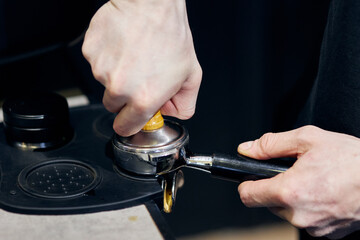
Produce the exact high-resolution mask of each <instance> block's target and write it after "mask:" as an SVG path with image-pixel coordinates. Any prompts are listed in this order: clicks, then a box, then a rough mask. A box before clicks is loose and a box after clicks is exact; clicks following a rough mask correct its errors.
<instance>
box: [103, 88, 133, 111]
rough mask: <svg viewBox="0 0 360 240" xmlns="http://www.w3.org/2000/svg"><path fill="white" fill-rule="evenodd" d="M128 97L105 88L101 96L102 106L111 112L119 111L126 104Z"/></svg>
mask: <svg viewBox="0 0 360 240" xmlns="http://www.w3.org/2000/svg"><path fill="white" fill-rule="evenodd" d="M127 101H128V98H127V97H125V96H123V95H116V94H113V93H111V91H109V90H108V89H106V90H105V92H104V96H103V104H104V107H105V108H106V109H107V110H108V111H109V112H112V113H116V112H120V111H121V109H122V108H123V107H124V106H125V105H126V102H127Z"/></svg>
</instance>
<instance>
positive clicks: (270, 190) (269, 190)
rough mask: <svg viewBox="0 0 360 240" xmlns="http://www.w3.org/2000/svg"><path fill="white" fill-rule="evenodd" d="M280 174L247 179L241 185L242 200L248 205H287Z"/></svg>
mask: <svg viewBox="0 0 360 240" xmlns="http://www.w3.org/2000/svg"><path fill="white" fill-rule="evenodd" d="M281 175H282V174H279V175H277V176H275V177H273V178H270V179H263V180H257V181H246V182H243V183H241V184H240V185H239V187H238V191H239V194H240V198H241V201H242V202H243V203H244V204H245V206H247V207H285V204H284V202H283V199H282V197H281V196H282V195H281V194H282V193H281V185H280V183H281V181H279V180H278V179H280V178H281Z"/></svg>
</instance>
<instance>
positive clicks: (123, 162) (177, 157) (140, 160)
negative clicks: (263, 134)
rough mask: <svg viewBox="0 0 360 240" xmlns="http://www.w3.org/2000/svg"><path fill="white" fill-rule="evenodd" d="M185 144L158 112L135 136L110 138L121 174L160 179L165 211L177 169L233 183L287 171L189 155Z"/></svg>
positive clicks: (274, 164) (177, 181)
mask: <svg viewBox="0 0 360 240" xmlns="http://www.w3.org/2000/svg"><path fill="white" fill-rule="evenodd" d="M188 143H189V134H188V131H187V130H186V129H185V128H184V127H183V126H182V125H180V124H178V123H176V122H174V121H170V120H164V119H163V117H162V116H161V113H160V111H159V112H157V113H156V114H155V115H154V117H153V118H152V119H150V121H149V122H148V123H147V124H146V125H145V127H144V128H143V129H142V130H141V131H140V132H139V133H137V134H135V135H133V136H130V137H121V136H119V135H116V134H115V135H114V137H113V139H112V146H113V150H114V156H115V159H114V161H115V164H116V165H117V166H118V167H119V168H120V169H121V171H123V172H125V173H127V174H129V175H130V176H142V177H144V178H146V177H150V178H151V177H152V178H153V177H159V178H161V181H162V188H163V191H164V211H165V212H171V208H172V205H173V203H174V201H175V197H176V192H177V189H178V188H179V187H181V186H182V185H183V183H184V180H183V173H182V172H181V171H180V170H179V169H180V168H181V167H191V168H195V169H199V170H202V171H208V172H210V173H212V174H213V175H215V176H218V177H223V178H225V179H230V180H235V181H241V180H246V179H259V178H269V177H273V176H275V175H277V174H278V173H281V172H284V171H286V170H287V168H288V167H287V166H284V162H283V161H279V160H272V161H258V160H255V159H251V158H248V157H245V156H242V155H237V156H228V155H224V154H213V155H199V154H193V153H191V152H190V151H189V150H188ZM287 165H288V164H287Z"/></svg>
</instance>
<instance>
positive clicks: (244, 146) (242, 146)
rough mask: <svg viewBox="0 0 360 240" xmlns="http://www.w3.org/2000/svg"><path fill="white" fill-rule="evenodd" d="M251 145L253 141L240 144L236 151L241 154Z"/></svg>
mask: <svg viewBox="0 0 360 240" xmlns="http://www.w3.org/2000/svg"><path fill="white" fill-rule="evenodd" d="M253 143H254V141H248V142H244V143H241V144H240V145H239V147H238V151H239V152H243V151H246V150H248V149H250V148H251V147H252V145H253Z"/></svg>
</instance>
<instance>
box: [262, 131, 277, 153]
mask: <svg viewBox="0 0 360 240" xmlns="http://www.w3.org/2000/svg"><path fill="white" fill-rule="evenodd" d="M276 136H277V135H276V134H275V133H265V134H264V135H262V136H261V137H260V139H259V140H258V146H259V148H260V151H261V153H262V154H263V155H265V156H267V157H271V156H269V155H268V152H271V149H272V148H274V146H275V144H276Z"/></svg>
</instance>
